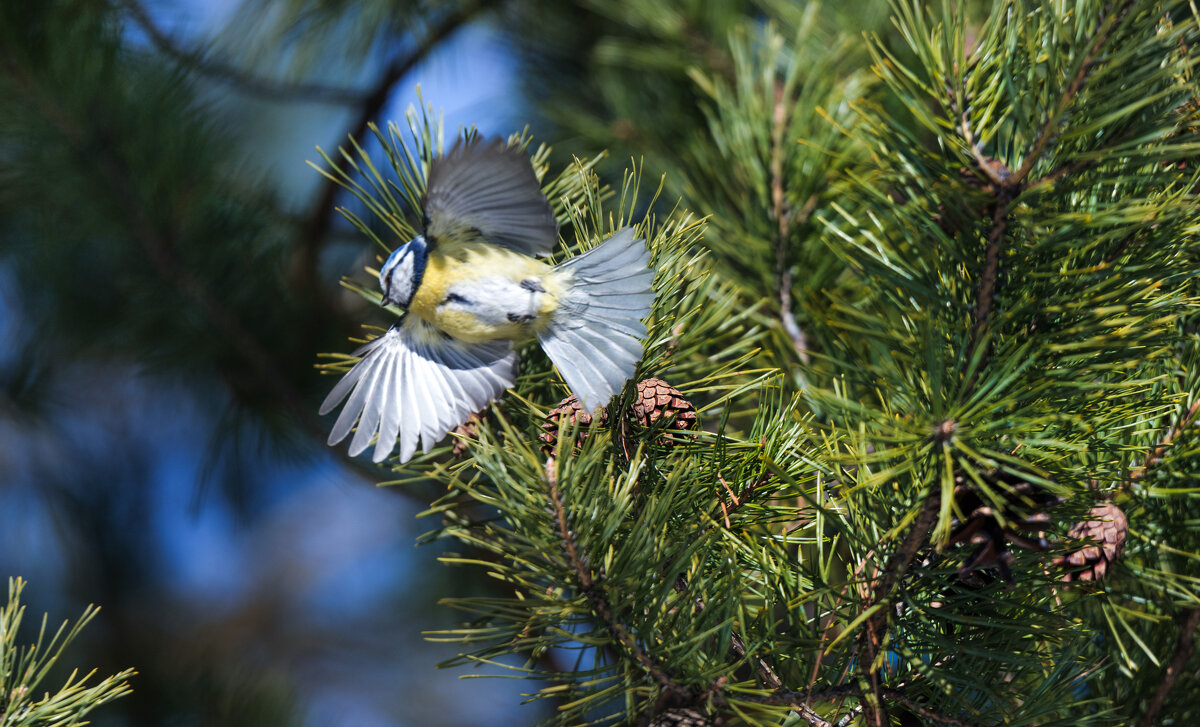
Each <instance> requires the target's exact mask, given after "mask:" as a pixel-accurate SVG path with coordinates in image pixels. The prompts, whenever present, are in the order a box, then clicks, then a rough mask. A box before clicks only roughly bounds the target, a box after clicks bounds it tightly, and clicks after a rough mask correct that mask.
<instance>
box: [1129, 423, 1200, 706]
mask: <svg viewBox="0 0 1200 727" xmlns="http://www.w3.org/2000/svg"><path fill="white" fill-rule="evenodd" d="M1194 408H1195V407H1193V409H1194ZM1197 626H1200V608H1194V609H1192V610H1191V611H1188V612H1187V616H1185V617H1184V619H1183V621H1182V623H1180V625H1179V638H1178V639H1177V640H1176V642H1175V653H1174V654H1173V655H1172V656H1171V662H1170V663H1169V664H1167V669H1166V671H1164V672H1163V678H1162V681H1161V682H1159V684H1158V689H1156V690H1155V692H1154V697H1152V698H1151V699H1150V704H1149V706H1147V707H1146V712H1145V713H1144V714H1143V715H1142V718H1141V719H1139V720H1138V723H1137V727H1152V725H1154V724H1155V723H1156V722H1157V720H1158V713H1159V712H1161V711H1162V708H1163V705H1164V704H1165V703H1166V701H1167V695H1168V694H1170V693H1171V689H1173V688H1174V687H1175V680H1176V679H1178V678H1179V674H1180V673H1181V672H1182V671H1183V667H1184V665H1186V664H1187V660H1188V659H1190V658H1191V656H1192V652H1194V651H1195V650H1196V627H1197Z"/></svg>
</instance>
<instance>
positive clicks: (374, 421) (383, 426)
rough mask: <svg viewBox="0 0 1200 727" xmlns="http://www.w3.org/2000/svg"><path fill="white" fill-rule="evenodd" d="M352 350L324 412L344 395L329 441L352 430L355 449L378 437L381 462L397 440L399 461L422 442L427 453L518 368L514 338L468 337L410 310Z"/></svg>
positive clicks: (492, 396)
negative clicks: (448, 331)
mask: <svg viewBox="0 0 1200 727" xmlns="http://www.w3.org/2000/svg"><path fill="white" fill-rule="evenodd" d="M355 355H356V356H361V357H362V360H360V361H359V362H358V363H357V364H355V365H354V368H352V369H350V371H349V372H347V373H346V375H345V376H344V377H342V380H341V381H339V382H338V383H337V385H335V386H334V387H333V390H332V391H330V392H329V396H327V397H326V398H325V402H324V403H323V404H321V414H328V413H329V412H331V411H333V410H334V409H335V408H337V405H338V404H339V403H341V401H342V400H343V399H346V406H345V407H344V408H343V409H342V413H341V414H340V415H338V418H337V421H336V422H334V425H333V431H332V432H331V433H330V435H329V444H331V445H332V444H337V443H338V442H340V441H342V440H343V439H345V438H346V437H347V436H348V435H349V434H350V432H351V430H354V436H353V437H352V438H351V440H350V454H351V455H352V456H353V455H357V454H359V453H360V452H362V451H363V450H364V449H366V448H367V447H368V446H370V444H371V442H372V441H373V440H374V441H375V452H374V454H373V455H372V457H371V458H372V459H373V460H374V461H376V462H382V461H383V460H384V459H386V458H387V456H388V455H389V454H391V452H392V450H393V449H395V448H396V445H397V440H399V446H400V461H401V462H407V461H408V460H410V459H412V457H413V454H415V453H416V451H417V446H418V445H420V447H421V451H423V452H428V451H429V450H430V449H432V448H433V445H434V444H436V443H437V442H438V441H439V440H440V439H442V437H444V436H446V434H447V433H448V432H449V431H450V430H452V429H454V428H455V427H457V426H458V425H459V424H462V423H463V422H465V421H466V420H467V419H468V418H469V417H470V416H471V415H472V414H473V413H475V412H477V411H479V410H481V409H483V408H484V407H486V406H487V405H488V404H490V403H491V402H492V401H494V400H496V399H497V398H498V397H499V396H500V395H501V394H502V393H504V390H505V389H507V388H508V387H510V386H512V384H513V382H514V381H515V380H516V374H517V354H516V352H515V351H513V348H512V343H511V342H509V341H504V340H501V341H489V342H487V343H473V344H468V343H463V342H462V341H458V340H455V339H453V338H449V337H447V336H445V335H444V334H442V333H441V332H440V331H438V330H437V329H435V328H433V327H432V326H430V325H429V324H428V323H425V322H424V321H422V320H421V319H420V318H417V317H416V316H411V315H410V316H406V317H405V318H404V320H403V321H402V322H400V323H397V324H396V325H394V326H392V327H391V328H390V329H389V330H388V332H387V333H385V334H383V335H382V336H380V337H379V338H376V339H375V340H373V341H371V342H369V343H367V345H365V346H363V347H362V348H360V349H358V351H356V352H355ZM347 396H348V397H349V398H347Z"/></svg>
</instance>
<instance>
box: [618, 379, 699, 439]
mask: <svg viewBox="0 0 1200 727" xmlns="http://www.w3.org/2000/svg"><path fill="white" fill-rule="evenodd" d="M629 418H630V419H631V420H632V421H634V422H636V423H638V424H641V425H642V426H644V427H652V426H654V425H655V424H657V423H658V422H659V421H665V422H666V423H667V424H666V426H667V428H668V429H675V430H680V431H684V430H693V429H696V428H697V426H698V422H697V420H696V407H694V406H692V402H690V401H688V400H687V399H685V398H683V394H681V393H679V390H678V389H676V388H675V387H673V386H671V385H670V384H668V383H667V382H665V381H663V380H662V379H658V378H653V379H642V380H641V381H639V382H638V385H637V398H636V399H634V402H633V407H632V408H631V410H630V412H629Z"/></svg>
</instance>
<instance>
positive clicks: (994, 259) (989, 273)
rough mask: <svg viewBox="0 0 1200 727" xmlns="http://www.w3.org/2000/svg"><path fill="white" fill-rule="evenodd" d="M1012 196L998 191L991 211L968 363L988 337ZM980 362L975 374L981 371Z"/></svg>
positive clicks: (1004, 189)
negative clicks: (990, 228) (989, 229)
mask: <svg viewBox="0 0 1200 727" xmlns="http://www.w3.org/2000/svg"><path fill="white" fill-rule="evenodd" d="M1011 202H1012V196H1011V193H1010V190H1009V189H1008V187H1000V188H999V197H998V198H997V200H996V207H995V209H994V210H993V211H992V230H991V232H990V233H988V246H987V251H986V252H985V254H984V263H983V271H982V273H981V274H980V280H979V292H978V293H977V294H976V297H975V325H974V327H973V328H972V329H971V344H970V346H969V347H968V349H967V361H968V362H970V361H971V360H972V359H973V358H975V354H976V351H977V349H978V348H979V346H981V345H983V341H984V340H985V338H986V336H987V330H988V324H989V323H990V319H991V315H992V299H993V297H994V296H995V294H996V281H997V279H998V278H999V276H1000V251H1001V248H1002V247H1003V246H1004V233H1005V231H1006V230H1007V229H1008V211H1009V205H1010V204H1011ZM983 364H984V361H983V360H982V359H981V360H980V362H979V364H978V366H976V367H975V371H976V372H978V371H980V370H981V369H983ZM976 375H977V374H972V376H971V380H970V382H969V383H968V385H967V390H970V389H972V388H974V384H975V378H976Z"/></svg>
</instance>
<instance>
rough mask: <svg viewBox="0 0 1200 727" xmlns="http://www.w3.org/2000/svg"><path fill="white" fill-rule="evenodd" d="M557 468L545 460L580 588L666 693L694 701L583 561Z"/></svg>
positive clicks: (565, 545) (564, 544)
mask: <svg viewBox="0 0 1200 727" xmlns="http://www.w3.org/2000/svg"><path fill="white" fill-rule="evenodd" d="M555 469H556V467H555V459H554V458H553V457H551V458H550V459H548V460H547V461H546V480H547V481H548V482H549V484H550V504H551V506H552V507H553V508H554V518H555V521H556V522H557V523H558V536H559V538H560V542H561V544H562V548H563V551H564V552H565V553H566V554H567V561H568V562H569V563H570V565H571V569H572V570H573V571H574V573H575V577H576V578H577V579H579V589H580V592H581V593H582V594H583V595H584V596H585V597H586V598H587V600H588V602H589V603H590V605H591V607H592V612H593V613H595V614H596V615H597V616H599V617H600V620H601V621H602V622H603V623H604V625H605V627H606V628H608V630H609V633H611V634H612V635H613V637H614V638H616V640H617V642H618V643H620V644H621V646H622V647H624V649H625V651H626V653H627V654H629V655H630V656H632V657H633V658H634V659H635V660H636V661H637V662H638V664H640V665H641V667H642V669H644V670H645V671H646V673H647V674H649V675H650V676H651V678H653V679H654V681H655V682H657V683H658V685H659V687H660V688H661V689H662V690H663V696H664V697H666V698H668V699H669V700H671V701H677V702H690V701H692V700H691V696H692V695H691V692H690V690H688V689H687V688H686V687H683V686H680V685H679V684H676V683H675V681H674V680H672V679H671V677H670V675H668V674H667V673H666V672H665V671H663V670H662V668H661V667H659V665H658V664H656V663H655V661H654V659H653V658H651V656H650V654H648V653H646V650H645V649H643V648H642V647H641V645H640V644H638V642H637V639H635V638H634V637H633V635H632V634H630V633H629V630H628V629H626V628H625V625H624V624H622V623H621V622H620V621H618V620H617V618H616V616H615V615H614V614H613V610H612V606H611V605H610V604H609V603H608V599H607V598H605V596H604V592H603V591H602V590H601V589H600V588H598V587H597V585H596V581H595V579H594V578H593V577H592V571H591V568H589V567H588V566H587V564H586V563H584V562H583V558H582V557H580V555H579V549H578V548H577V547H576V544H575V537H574V535H573V531H572V530H571V526H570V523H569V522H568V519H567V507H566V504H565V503H564V502H563V499H562V495H561V494H559V491H558V474H557V473H556V472H555Z"/></svg>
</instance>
